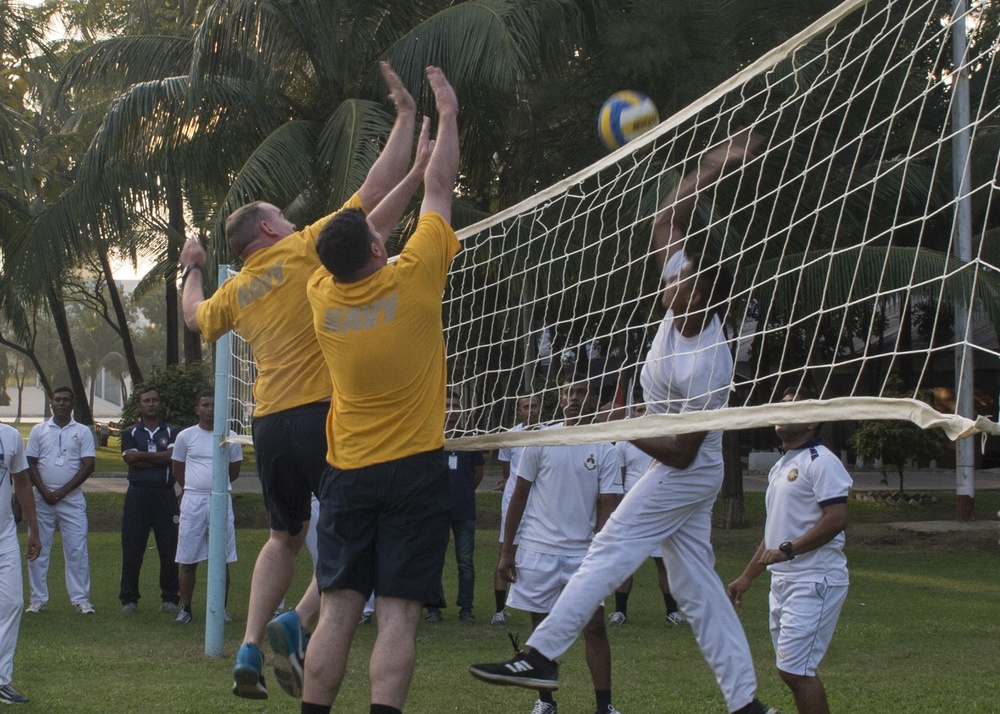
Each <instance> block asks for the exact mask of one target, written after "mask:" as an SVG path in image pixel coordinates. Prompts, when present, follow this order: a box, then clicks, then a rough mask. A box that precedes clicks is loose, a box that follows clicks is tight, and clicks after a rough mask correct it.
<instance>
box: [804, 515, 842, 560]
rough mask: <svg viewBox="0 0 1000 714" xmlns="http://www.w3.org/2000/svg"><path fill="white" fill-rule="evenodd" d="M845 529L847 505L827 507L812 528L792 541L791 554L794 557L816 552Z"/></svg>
mask: <svg viewBox="0 0 1000 714" xmlns="http://www.w3.org/2000/svg"><path fill="white" fill-rule="evenodd" d="M846 527H847V504H838V505H836V506H828V507H827V508H824V509H823V515H822V516H820V519H819V520H818V521H817V522H816V525H814V526H813V527H812V528H810V529H809V530H807V531H806V532H805V533H803V534H802V535H801V536H799V537H798V538H796V539H795V540H794V541H792V552H793V553H795V555H800V554H802V553H808V552H809V551H812V550H816V549H817V548H820V547H822V546H824V545H826V544H827V543H829V542H830V541H831V540H833V539H834V537H835V536H836V535H837V534H838V533H840V532H841V531H842V530H844V528H846Z"/></svg>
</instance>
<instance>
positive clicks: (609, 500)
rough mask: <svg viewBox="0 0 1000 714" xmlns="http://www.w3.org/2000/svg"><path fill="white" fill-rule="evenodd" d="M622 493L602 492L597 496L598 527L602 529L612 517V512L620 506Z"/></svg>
mask: <svg viewBox="0 0 1000 714" xmlns="http://www.w3.org/2000/svg"><path fill="white" fill-rule="evenodd" d="M621 498H622V497H621V494H620V493H602V494H600V495H599V496H598V497H597V528H596V530H601V529H602V528H604V524H605V523H607V522H608V519H609V518H611V513H612V512H613V511H614V510H615V508H617V507H618V503H619V501H621Z"/></svg>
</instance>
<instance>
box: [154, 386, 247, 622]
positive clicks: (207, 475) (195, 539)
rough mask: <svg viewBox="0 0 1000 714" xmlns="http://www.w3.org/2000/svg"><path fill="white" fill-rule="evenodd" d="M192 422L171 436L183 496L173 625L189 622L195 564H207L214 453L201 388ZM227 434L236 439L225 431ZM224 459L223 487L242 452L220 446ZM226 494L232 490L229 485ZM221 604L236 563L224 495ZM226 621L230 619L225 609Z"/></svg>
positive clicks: (235, 473)
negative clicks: (226, 468) (223, 589)
mask: <svg viewBox="0 0 1000 714" xmlns="http://www.w3.org/2000/svg"><path fill="white" fill-rule="evenodd" d="M194 413H195V416H197V417H198V423H197V424H195V425H194V426H189V427H188V428H187V429H184V430H182V431H181V433H179V434H178V435H177V439H176V440H175V441H174V450H173V452H172V453H171V455H170V459H171V461H173V469H172V470H173V474H174V479H175V480H176V481H177V483H178V484H180V486H181V488H183V489H184V492H183V493H182V494H181V515H180V523H179V524H178V528H177V565H178V578H179V581H180V590H179V598H180V599H179V601H178V603H177V604H178V610H177V619H176V620H174V622H176V623H177V624H178V625H186V624H188V623H189V622H191V619H192V614H191V599H192V597H193V595H194V584H195V576H196V574H197V571H198V563H202V562H204V561H206V560H208V525H209V514H210V512H211V510H212V458H213V456H214V455H215V439H214V438H213V432H214V427H215V393H214V392H213V391H212V390H211V389H206V390H204V391H203V392H201V393H200V394H199V395H198V401H197V404H196V405H195V408H194ZM229 435H230V436H236V434H234V433H233V432H229ZM225 451H226V454H227V455H228V457H229V483H230V484H232V482H233V481H235V480H236V479H237V477H239V475H240V465H241V464H242V462H243V449H242V448H240V445H239V444H236V443H230V444H227V445H226V447H225ZM229 489H230V490H232V486H231V485H230V486H229ZM226 513H227V516H226V602H227V603H228V602H229V564H230V563H235V562H236V527H235V524H234V520H233V497H232V495H229V496H227V508H226ZM225 618H226V622H229V621H230V620H231V619H232V618H231V617H230V615H229V610H228V609H227V610H226V614H225Z"/></svg>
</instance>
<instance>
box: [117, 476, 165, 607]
mask: <svg viewBox="0 0 1000 714" xmlns="http://www.w3.org/2000/svg"><path fill="white" fill-rule="evenodd" d="M179 520H180V510H179V509H178V507H177V496H176V495H175V494H174V488H173V486H143V485H141V484H137V483H130V484H129V487H128V490H127V491H126V492H125V507H124V510H123V511H122V579H121V588H120V590H119V593H118V599H119V600H120V601H121V603H122V605H128V604H129V603H132V604H134V603H137V602H139V597H140V595H139V571H140V570H141V569H142V561H143V558H144V556H145V554H146V543H147V542H148V541H149V531H150V530H152V531H153V538H154V539H155V540H156V551H157V553H158V554H159V557H160V599H161V600H162V601H163V602H165V603H170V604H173V605H176V604H177V600H178V590H179V588H180V582H179V576H178V573H177V562H176V557H177V523H178V521H179Z"/></svg>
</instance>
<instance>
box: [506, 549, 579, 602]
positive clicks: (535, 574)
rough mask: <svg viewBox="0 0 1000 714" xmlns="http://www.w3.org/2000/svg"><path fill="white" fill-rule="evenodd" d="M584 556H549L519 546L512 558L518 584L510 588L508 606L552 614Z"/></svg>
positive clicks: (548, 554) (513, 584) (549, 554)
mask: <svg viewBox="0 0 1000 714" xmlns="http://www.w3.org/2000/svg"><path fill="white" fill-rule="evenodd" d="M584 555H586V553H580V554H579V555H552V554H551V553H539V552H537V551H534V550H529V549H527V548H525V547H524V546H521V547H519V548H518V549H517V555H516V556H515V559H514V562H515V565H516V566H517V582H515V583H512V584H511V586H510V590H509V591H508V593H507V604H508V605H510V606H511V607H512V608H514V609H516V610H524V611H526V612H539V613H543V612H544V613H547V612H551V611H552V606H553V605H555V604H556V600H558V599H559V594H560V593H561V592H562V591H563V588H564V587H566V583H568V582H569V579H570V578H571V577H572V576H573V573H575V572H576V571H577V570H578V569H579V568H580V563H582V562H583V556H584Z"/></svg>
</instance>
